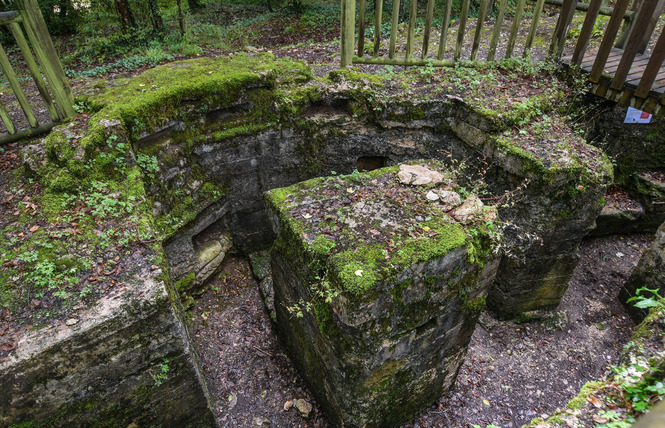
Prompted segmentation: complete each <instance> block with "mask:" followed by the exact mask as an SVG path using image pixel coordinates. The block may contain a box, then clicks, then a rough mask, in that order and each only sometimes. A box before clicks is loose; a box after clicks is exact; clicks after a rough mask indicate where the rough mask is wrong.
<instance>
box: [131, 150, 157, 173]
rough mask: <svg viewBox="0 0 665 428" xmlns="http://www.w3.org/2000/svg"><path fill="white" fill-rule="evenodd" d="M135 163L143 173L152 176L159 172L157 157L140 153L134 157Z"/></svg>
mask: <svg viewBox="0 0 665 428" xmlns="http://www.w3.org/2000/svg"><path fill="white" fill-rule="evenodd" d="M136 163H138V164H139V166H140V167H141V169H143V171H145V172H148V173H151V174H154V173H156V172H157V171H159V163H158V162H157V156H148V155H144V154H142V153H139V155H138V156H137V157H136Z"/></svg>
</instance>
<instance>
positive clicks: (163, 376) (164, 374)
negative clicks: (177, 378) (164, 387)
mask: <svg viewBox="0 0 665 428" xmlns="http://www.w3.org/2000/svg"><path fill="white" fill-rule="evenodd" d="M169 364H171V359H170V358H164V360H163V361H162V363H161V364H160V365H159V366H158V371H157V373H155V374H153V375H152V379H153V380H154V381H155V386H160V385H161V384H162V383H163V382H164V381H165V380H167V379H168V378H169V374H168V373H169V371H170V370H171V367H170V366H169Z"/></svg>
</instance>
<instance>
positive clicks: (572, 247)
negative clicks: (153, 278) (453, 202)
mask: <svg viewBox="0 0 665 428" xmlns="http://www.w3.org/2000/svg"><path fill="white" fill-rule="evenodd" d="M383 89H385V85H384V82H382V79H380V78H377V77H373V76H365V75H358V74H354V73H349V72H335V73H332V74H331V75H330V76H329V77H328V78H326V79H313V78H312V77H311V75H310V73H309V70H308V69H307V68H306V67H304V66H303V65H302V64H300V63H296V62H292V61H288V60H275V59H274V58H273V57H272V56H270V55H256V56H251V55H248V56H242V55H239V56H236V57H234V58H218V59H209V58H204V59H198V60H188V61H181V62H176V63H172V64H168V65H165V66H163V67H158V68H155V69H153V70H149V71H147V72H145V73H144V74H143V75H141V76H138V77H136V78H133V79H127V80H123V81H117V82H115V83H114V85H113V87H112V88H110V89H108V90H105V91H102V92H101V93H99V94H91V95H90V96H88V97H87V98H85V99H82V100H81V101H82V102H84V103H87V105H88V106H89V118H88V120H87V124H86V128H85V129H77V128H76V127H73V126H62V127H59V128H57V129H56V130H54V132H53V133H52V134H51V135H50V136H49V137H47V138H46V139H45V141H44V142H43V143H40V144H36V145H34V146H32V147H26V148H25V150H24V159H25V167H26V171H27V172H28V173H29V174H30V178H32V179H33V180H37V181H39V182H40V183H41V185H42V186H43V189H44V192H45V195H46V196H47V197H46V198H45V199H44V200H45V201H48V202H49V206H48V209H46V210H44V214H43V215H44V221H45V222H46V223H48V222H50V221H53V219H55V218H57V216H58V213H59V210H60V209H61V206H62V205H63V204H66V203H67V201H68V200H69V198H70V197H71V196H75V197H81V198H86V197H88V196H87V195H89V193H90V192H91V191H92V190H94V188H93V185H94V186H97V187H99V186H101V187H103V188H104V194H103V195H104V198H106V199H104V201H111V200H112V201H115V202H112V204H114V205H115V206H120V207H122V213H124V214H123V215H126V216H127V217H126V219H127V220H128V221H127V222H126V224H124V223H123V224H118V225H117V226H118V228H119V229H121V232H122V233H125V232H127V233H126V234H125V235H123V236H124V237H125V239H130V237H129V233H130V232H131V234H132V237H131V239H138V242H140V243H141V245H146V246H148V247H149V248H150V251H152V252H153V254H152V257H153V260H154V261H151V262H150V263H157V264H158V267H159V268H161V269H162V270H163V272H164V274H165V277H164V281H167V287H166V289H170V287H173V289H174V290H175V289H176V285H177V286H178V289H179V291H180V292H181V293H182V294H181V295H180V296H179V297H181V298H182V297H183V295H184V294H187V293H191V292H192V291H194V290H197V287H199V286H200V283H199V282H198V280H197V278H196V275H193V276H192V273H193V270H195V269H196V266H197V252H200V251H205V248H207V247H206V246H205V245H202V244H201V239H199V238H200V237H201V236H202V234H203V235H206V234H215V233H218V234H220V235H230V236H231V238H232V241H233V246H234V248H236V249H239V250H241V251H251V250H254V249H258V248H266V247H268V246H270V244H271V243H272V240H273V238H274V235H273V233H272V231H271V228H270V225H269V221H268V217H267V215H266V212H265V208H264V206H263V203H262V199H261V194H262V192H264V191H266V190H269V189H273V188H276V187H282V186H286V185H290V184H293V183H296V182H299V181H302V180H304V179H308V178H312V177H316V176H325V175H329V174H330V173H331V171H337V172H339V173H350V172H352V171H353V170H354V169H355V168H356V167H357V166H358V160H359V158H362V157H375V158H377V159H381V160H382V161H381V162H382V163H385V164H387V165H392V164H397V163H400V162H403V161H406V160H409V159H421V158H438V159H441V160H443V161H448V162H451V164H456V165H458V166H459V165H460V163H462V164H464V165H466V166H467V167H468V173H469V175H472V176H474V177H482V180H481V181H482V182H484V183H486V184H487V189H488V190H489V192H490V193H488V194H487V195H486V197H490V198H499V199H502V200H503V201H504V202H505V203H503V204H502V205H503V207H502V208H501V209H500V212H499V217H500V219H501V220H502V222H503V223H504V224H505V225H506V226H507V229H506V240H505V245H504V252H503V257H502V261H501V265H500V268H499V273H498V275H497V281H496V283H495V285H494V287H493V290H495V291H491V292H490V297H489V302H490V303H491V305H492V308H493V309H494V310H495V311H498V312H500V313H503V314H507V315H510V314H514V313H517V312H522V311H527V310H531V309H542V308H549V307H553V306H556V304H558V301H559V299H560V297H561V295H562V294H563V291H564V290H565V288H566V285H567V281H568V279H569V276H570V274H571V273H572V268H573V267H574V265H575V262H576V260H577V245H578V244H579V241H580V240H581V239H582V237H583V236H584V234H586V231H587V230H588V229H589V228H591V227H592V225H593V220H594V218H595V216H596V215H597V213H598V211H599V210H600V207H601V206H602V195H603V194H604V192H605V187H606V186H607V183H608V182H609V180H610V178H611V169H610V168H609V162H608V161H607V159H606V158H605V157H604V156H603V155H602V153H601V152H600V151H598V150H596V149H594V148H592V147H590V146H588V145H586V144H585V143H584V142H583V141H582V140H580V139H579V137H576V136H574V135H568V134H566V133H565V132H564V133H563V134H560V133H557V134H552V133H550V132H549V131H550V129H551V127H552V126H554V128H556V129H564V128H565V126H564V124H562V123H561V120H560V119H556V112H555V111H551V114H552V116H554V117H555V119H554V120H553V121H551V123H549V124H548V128H547V129H544V128H542V127H540V128H538V129H536V128H535V126H536V125H533V126H532V125H528V124H526V125H520V126H521V128H519V129H518V128H516V127H514V124H515V123H517V122H515V120H514V119H515V118H518V117H520V115H523V114H525V113H524V112H523V111H522V110H519V111H514V112H505V113H501V114H496V112H492V111H489V110H487V109H486V108H485V107H484V106H479V105H478V104H477V103H474V102H465V101H463V100H460V99H457V98H454V97H447V96H441V97H439V98H437V99H430V100H425V99H421V100H419V99H415V100H414V97H413V96H410V95H409V94H408V92H404V93H402V92H401V91H400V90H397V92H396V93H391V94H388V93H386V91H385V90H383ZM378 94H382V95H381V97H379V96H378ZM557 96H558V95H557V93H552V94H549V93H548V94H545V95H543V96H541V97H534V98H533V99H532V100H530V102H529V103H528V105H529V106H530V108H532V109H536V108H537V109H542V111H550V110H551V108H552V106H551V100H552V99H556V98H557ZM548 109H549V110H548ZM507 117H508V118H512V119H511V120H506V118H507ZM552 124H554V125H552ZM530 127H531V128H530ZM532 128H533V129H532ZM525 135H526V136H527V137H528V138H526V137H524V136H525ZM552 135H556V137H552ZM562 135H563V136H562ZM484 162H487V163H484ZM486 165H488V166H486ZM525 183H527V186H526V188H525V189H523V190H521V191H519V192H516V193H513V194H508V195H506V194H505V192H506V191H513V190H515V189H516V188H521V187H523V185H524V184H525ZM518 194H519V197H513V196H517V195H518ZM76 195H78V196H76ZM100 212H101V213H102V214H104V213H107V212H108V210H107V211H104V210H102V211H100ZM129 220H131V221H129ZM129 224H131V225H135V229H136V230H134V229H132V230H131V231H130V230H129V229H128V230H127V231H125V230H124V229H123V227H125V225H129ZM132 227H134V226H132ZM79 228H80V229H81V234H80V236H79V235H77V238H76V239H77V240H78V241H80V246H81V247H83V246H84V245H88V244H90V247H89V248H95V251H97V248H98V246H97V243H98V242H99V241H100V237H98V236H96V235H95V224H94V222H91V221H90V222H88V223H86V224H82V225H79ZM121 235H122V234H121ZM134 235H135V236H136V238H134ZM3 248H4V247H3ZM100 248H101V247H100ZM3 251H5V250H3ZM7 251H8V253H5V254H9V253H11V252H12V251H16V249H15V248H10V249H9V250H7ZM36 254H37V258H38V259H39V257H42V256H43V257H47V255H46V253H45V252H44V254H43V255H42V253H41V252H37V253H36ZM51 256H53V255H50V256H48V257H51ZM165 256H166V257H165ZM12 257H13V256H12ZM53 257H56V259H57V258H58V257H64V256H63V255H55V256H53ZM126 257H127V260H130V259H131V257H130V256H126ZM166 259H168V262H167V261H166ZM55 261H57V260H55ZM55 261H54V262H55ZM38 262H39V260H36V261H35V263H38ZM86 266H87V265H86ZM206 268H209V266H206ZM20 287H21V284H20V283H19V284H17V285H16V288H15V290H18V289H20ZM130 290H131V289H130ZM11 292H12V290H10V293H9V294H7V296H9V297H8V298H9V299H12V298H13V297H12V295H13V294H11ZM137 293H138V291H137ZM172 296H177V295H176V293H175V292H174V293H173V294H172ZM110 298H112V296H105V297H104V298H103V299H102V301H100V303H99V304H101V303H103V302H104V299H110ZM176 299H177V297H176ZM173 304H174V305H175V302H173ZM151 307H152V306H151V304H150V303H146V305H145V306H142V305H139V306H134V307H133V309H131V310H133V311H136V312H137V313H139V314H140V313H141V311H144V310H145V311H148V313H150V310H151V309H150V308H151ZM174 307H176V308H177V305H175V306H174ZM122 314H123V313H122V312H119V313H118V316H122ZM153 314H154V316H153V318H152V319H154V320H157V319H159V316H161V315H159V314H162V313H161V312H154V313H153ZM173 314H174V316H177V310H176V312H173ZM91 317H93V318H94V316H93V315H91ZM136 318H137V319H140V318H141V317H140V316H138V315H137V316H136ZM169 323H170V324H169ZM164 325H171V326H174V327H173V328H175V326H176V325H178V321H176V320H175V318H173V319H172V320H171V321H169V322H166V321H164ZM146 328H147V331H146V334H150V333H151V332H153V330H154V331H162V330H159V329H160V328H162V321H159V322H155V323H153V324H150V325H149V326H146ZM181 331H184V330H181ZM82 333H83V332H82ZM43 334H46V333H43ZM115 334H117V335H119V336H118V337H119V338H125V335H124V333H123V330H122V329H118V330H116V332H115ZM160 334H161V333H160ZM160 334H158V335H157V337H158V339H157V340H161V339H159V338H160V337H164V336H161V335H160ZM39 335H40V333H36V337H39ZM125 339H126V338H125ZM63 340H64V339H63ZM77 340H79V339H77ZM80 340H82V341H83V343H87V341H89V340H91V339H90V338H87V339H86V338H84V337H83V336H81V338H80ZM122 340H124V339H122ZM179 340H180V342H179V345H178V346H180V349H182V350H183V352H185V351H184V350H187V349H188V348H187V339H186V337H185V336H180V339H179ZM108 341H111V336H109V339H108ZM23 343H24V342H21V344H20V345H19V347H18V348H17V350H16V351H13V352H15V353H20V352H22V349H25V348H24V347H23V346H24V345H23ZM26 343H27V342H26ZM53 346H55V344H54V345H53ZM40 349H41V352H47V351H48V349H49V348H48V347H44V348H40ZM53 349H56V348H53ZM63 349H64V348H63ZM136 352H139V351H138V350H137V351H136ZM187 352H189V351H187ZM182 355H185V354H184V353H183V354H182ZM35 358H36V357H35ZM164 358H171V357H170V356H169V355H168V353H167V354H164V353H162V352H158V351H156V350H155V351H154V352H153V351H150V352H148V353H147V354H145V355H144V357H143V359H141V361H145V360H148V361H151V362H152V363H154V364H157V363H158V362H159V361H163V359H164ZM174 358H175V356H174ZM44 361H52V362H53V361H55V360H44ZM113 361H115V360H113V359H110V360H105V359H104V360H103V361H101V360H94V361H90V362H89V370H90V371H99V372H104V371H106V370H108V368H109V367H114V368H115V369H117V372H116V374H117V376H116V377H115V378H114V379H116V380H117V382H119V383H118V384H121V383H122V379H123V377H124V376H128V377H129V378H132V376H134V373H135V372H134V369H133V367H135V366H134V365H133V364H132V363H131V361H129V362H127V364H125V365H123V364H121V363H119V364H117V365H113V364H114V363H113ZM179 361H180V360H179ZM182 361H185V360H182ZM187 361H189V363H188V364H189V365H188V367H189V368H188V369H187V370H184V371H183V372H186V373H190V374H191V376H190V375H188V376H189V377H191V378H193V377H195V376H196V375H195V373H196V372H197V369H196V365H195V363H194V361H193V360H187ZM112 363H113V364H112ZM152 363H151V364H152ZM45 364H47V363H46V362H45ZM48 364H51V363H48ZM48 364H47V365H48ZM53 364H56V363H55V362H53ZM140 367H143V368H145V367H144V366H140ZM17 370H18V369H17ZM80 370H84V366H80V367H78V366H77V367H72V368H71V370H70V371H68V373H71V375H73V373H75V372H78V371H80ZM123 370H124V372H123ZM19 371H20V370H19ZM148 371H150V370H148ZM16 373H18V372H16ZM16 373H15V375H16ZM143 376H144V377H142V378H139V379H144V378H145V374H144V375H143ZM90 379H92V378H90ZM135 379H136V378H135ZM141 382H142V380H140V381H137V382H136V384H135V386H136V388H138V387H139V386H140V385H141V384H142V383H141ZM54 385H55V384H54ZM189 385H190V386H192V388H194V385H195V384H194V383H190V384H189ZM91 386H92V387H93V389H92V390H91V391H102V390H103V388H106V386H104V385H101V386H95V385H91ZM199 386H200V387H201V388H202V389H200V390H199V391H198V392H196V393H195V392H192V394H199V395H200V396H204V395H205V393H204V392H203V386H202V385H199ZM162 387H163V386H162ZM100 388H101V389H100ZM108 388H109V389H108V391H111V390H112V389H113V385H111V384H109V385H108ZM38 391H39V390H35V393H37V392H38ZM192 391H194V389H192ZM42 392H45V391H42ZM125 392H127V394H130V395H131V392H130V391H129V390H125ZM165 393H166V392H165ZM88 395H90V396H92V395H94V393H93V392H90V393H89V394H88ZM99 396H104V395H103V394H101V395H99ZM12 397H14V393H12ZM125 397H126V395H125ZM12 399H13V398H12ZM122 399H123V398H121V397H120V395H118V396H109V400H105V401H104V404H105V405H111V406H112V405H115V404H116V403H120V402H121V401H118V400H122ZM54 400H56V401H57V397H54ZM56 401H54V403H55V402H56ZM66 403H69V401H65V402H64V403H63V404H66ZM30 405H31V404H30V403H28V402H26V403H25V404H24V407H23V408H24V409H25V411H26V412H27V411H28V410H27V409H28V408H29V407H30ZM100 406H102V404H101V402H100V403H99V404H98V405H94V406H92V407H90V408H89V409H90V410H89V413H90V414H92V413H94V412H98V413H100V414H101V412H102V408H101V407H100ZM55 407H57V406H55ZM55 407H51V409H54V408H55ZM192 409H194V410H196V412H198V410H197V409H200V408H199V407H192ZM2 412H4V413H3V416H4V414H9V410H4V409H3V410H2ZM137 412H138V413H131V415H127V419H126V420H130V419H131V418H133V417H137V416H136V415H138V414H139V413H140V411H138V410H137ZM142 414H145V413H142ZM197 414H199V413H197ZM200 414H201V415H203V414H205V412H203V413H200ZM166 415H168V413H161V412H160V413H158V414H155V415H154V416H155V417H156V418H159V417H162V416H163V417H166ZM206 417H207V416H206ZM17 418H20V419H16V420H24V419H23V418H24V417H23V416H17ZM204 419H205V417H204ZM5 420H8V421H11V420H13V419H11V418H10V419H5ZM72 420H74V419H72ZM82 420H87V419H82ZM124 422H125V421H124V420H123V423H124ZM153 422H154V423H159V419H156V420H154V421H153ZM151 423H152V422H151Z"/></svg>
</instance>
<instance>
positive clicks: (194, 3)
mask: <svg viewBox="0 0 665 428" xmlns="http://www.w3.org/2000/svg"><path fill="white" fill-rule="evenodd" d="M178 3H180V2H178ZM187 4H189V9H190V10H196V9H201V8H202V7H203V4H201V1H200V0H187Z"/></svg>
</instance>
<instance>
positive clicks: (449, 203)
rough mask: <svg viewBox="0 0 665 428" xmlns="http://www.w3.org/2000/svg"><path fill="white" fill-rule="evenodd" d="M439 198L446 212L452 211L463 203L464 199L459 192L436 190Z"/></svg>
mask: <svg viewBox="0 0 665 428" xmlns="http://www.w3.org/2000/svg"><path fill="white" fill-rule="evenodd" d="M436 193H437V195H438V196H439V202H440V203H441V204H442V205H443V210H444V211H450V210H452V209H453V208H456V207H458V206H459V205H460V204H461V203H462V198H460V195H459V194H458V193H457V192H453V191H451V190H440V189H439V190H436Z"/></svg>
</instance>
